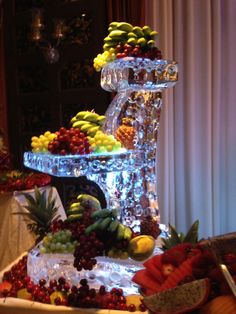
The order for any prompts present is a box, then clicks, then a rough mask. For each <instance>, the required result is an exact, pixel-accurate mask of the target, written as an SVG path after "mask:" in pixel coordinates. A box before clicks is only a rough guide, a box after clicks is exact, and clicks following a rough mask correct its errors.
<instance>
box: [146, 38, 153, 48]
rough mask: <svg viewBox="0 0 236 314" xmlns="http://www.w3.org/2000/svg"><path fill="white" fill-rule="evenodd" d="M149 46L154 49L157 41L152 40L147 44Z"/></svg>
mask: <svg viewBox="0 0 236 314" xmlns="http://www.w3.org/2000/svg"><path fill="white" fill-rule="evenodd" d="M147 45H148V46H149V47H153V46H154V45H155V41H154V40H153V39H151V40H149V41H148V42H147Z"/></svg>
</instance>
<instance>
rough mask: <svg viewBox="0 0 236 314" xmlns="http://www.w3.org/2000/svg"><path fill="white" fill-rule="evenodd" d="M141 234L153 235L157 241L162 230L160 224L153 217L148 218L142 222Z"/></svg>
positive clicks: (144, 218)
mask: <svg viewBox="0 0 236 314" xmlns="http://www.w3.org/2000/svg"><path fill="white" fill-rule="evenodd" d="M140 233H141V234H146V235H151V236H152V237H153V238H154V239H157V237H158V236H159V234H160V233H161V230H160V228H159V224H158V223H157V221H156V220H155V219H154V218H153V217H152V216H146V217H143V219H142V220H141V223H140Z"/></svg>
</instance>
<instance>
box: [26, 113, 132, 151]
mask: <svg viewBox="0 0 236 314" xmlns="http://www.w3.org/2000/svg"><path fill="white" fill-rule="evenodd" d="M104 121H105V116H104V115H99V114H97V113H95V112H93V111H79V112H78V113H77V114H76V115H75V116H74V117H72V118H71V120H70V125H71V128H69V129H66V128H65V127H61V128H60V129H59V130H58V131H56V132H55V133H51V132H49V131H46V132H45V133H44V134H43V135H40V136H39V137H37V136H33V137H32V139H31V140H32V142H31V146H32V152H34V153H51V154H53V155H62V156H65V155H70V154H71V155H85V154H91V153H107V152H124V151H125V150H126V149H125V147H126V146H127V145H125V143H126V142H125V137H127V139H128V137H129V136H130V135H129V134H128V133H127V134H126V133H125V134H123V135H122V138H121V139H122V142H121V141H119V139H118V138H115V137H114V136H113V135H110V134H106V133H104V132H103V131H102V126H103V123H104ZM128 140H129V139H128Z"/></svg>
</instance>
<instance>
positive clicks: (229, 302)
mask: <svg viewBox="0 0 236 314" xmlns="http://www.w3.org/2000/svg"><path fill="white" fill-rule="evenodd" d="M234 313H236V299H235V297H234V296H232V295H221V296H219V297H216V298H215V299H213V300H211V301H210V302H207V303H206V304H205V305H204V306H202V308H201V309H200V313H199V314H234Z"/></svg>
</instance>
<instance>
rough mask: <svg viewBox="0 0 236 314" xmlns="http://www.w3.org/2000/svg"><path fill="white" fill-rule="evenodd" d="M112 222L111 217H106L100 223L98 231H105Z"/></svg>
mask: <svg viewBox="0 0 236 314" xmlns="http://www.w3.org/2000/svg"><path fill="white" fill-rule="evenodd" d="M111 221H112V218H111V217H106V218H104V219H103V220H102V222H101V223H100V224H99V225H98V229H99V230H106V229H107V228H108V226H109V225H110V223H111Z"/></svg>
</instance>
